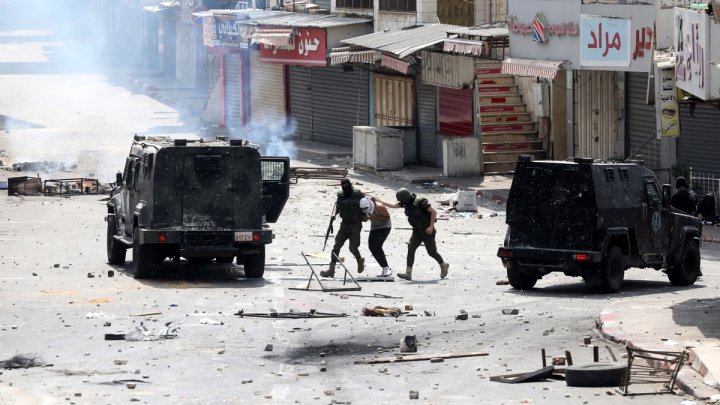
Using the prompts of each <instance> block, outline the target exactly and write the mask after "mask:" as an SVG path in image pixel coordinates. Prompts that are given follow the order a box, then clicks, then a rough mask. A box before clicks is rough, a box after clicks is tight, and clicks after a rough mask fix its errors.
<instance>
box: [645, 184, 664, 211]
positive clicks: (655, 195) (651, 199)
mask: <svg viewBox="0 0 720 405" xmlns="http://www.w3.org/2000/svg"><path fill="white" fill-rule="evenodd" d="M645 194H646V195H647V202H648V204H650V205H660V203H662V195H661V194H660V189H659V188H658V186H657V184H655V182H654V181H653V180H652V179H645Z"/></svg>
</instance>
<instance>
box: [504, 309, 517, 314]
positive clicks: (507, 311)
mask: <svg viewBox="0 0 720 405" xmlns="http://www.w3.org/2000/svg"><path fill="white" fill-rule="evenodd" d="M519 313H520V310H519V309H503V310H502V314H503V315H517V314H519Z"/></svg>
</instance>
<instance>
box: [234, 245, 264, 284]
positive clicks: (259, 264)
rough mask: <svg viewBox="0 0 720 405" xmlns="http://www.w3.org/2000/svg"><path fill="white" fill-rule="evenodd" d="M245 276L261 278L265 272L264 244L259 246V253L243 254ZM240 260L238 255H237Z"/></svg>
mask: <svg viewBox="0 0 720 405" xmlns="http://www.w3.org/2000/svg"><path fill="white" fill-rule="evenodd" d="M244 256H245V257H244V258H243V263H244V267H245V277H247V278H262V276H263V273H265V245H262V246H261V247H260V253H253V254H248V255H244ZM238 261H240V256H238Z"/></svg>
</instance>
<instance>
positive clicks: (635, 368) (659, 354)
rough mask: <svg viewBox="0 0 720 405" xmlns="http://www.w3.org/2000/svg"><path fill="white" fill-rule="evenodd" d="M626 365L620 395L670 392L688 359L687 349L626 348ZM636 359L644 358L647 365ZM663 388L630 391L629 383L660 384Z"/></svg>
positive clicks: (619, 390)
mask: <svg viewBox="0 0 720 405" xmlns="http://www.w3.org/2000/svg"><path fill="white" fill-rule="evenodd" d="M627 353H628V367H627V370H626V371H625V377H624V378H623V380H622V382H621V384H620V387H619V388H618V392H620V393H621V394H622V395H643V394H659V393H672V392H673V387H674V386H675V382H676V381H677V376H678V373H679V372H680V369H681V368H682V366H683V364H684V363H685V362H686V361H687V360H688V353H687V351H685V350H683V351H682V352H666V351H656V350H643V349H638V348H632V347H628V348H627ZM636 360H645V361H646V362H647V365H645V364H642V363H637V362H636ZM660 383H662V384H663V386H664V388H665V390H663V391H653V392H639V393H630V392H629V388H630V385H634V384H660Z"/></svg>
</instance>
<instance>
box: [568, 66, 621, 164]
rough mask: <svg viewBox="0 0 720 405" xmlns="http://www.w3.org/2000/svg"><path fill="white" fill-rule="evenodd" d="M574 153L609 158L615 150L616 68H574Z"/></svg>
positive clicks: (616, 115)
mask: <svg viewBox="0 0 720 405" xmlns="http://www.w3.org/2000/svg"><path fill="white" fill-rule="evenodd" d="M574 76H575V78H574V84H573V89H574V91H575V94H574V108H573V111H574V113H575V128H574V133H575V145H574V152H575V153H574V154H575V156H576V157H588V158H595V159H609V158H611V157H614V156H617V155H618V151H619V150H620V149H619V148H618V114H617V104H618V97H617V91H616V87H617V86H616V83H615V72H607V71H598V70H576V71H574Z"/></svg>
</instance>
